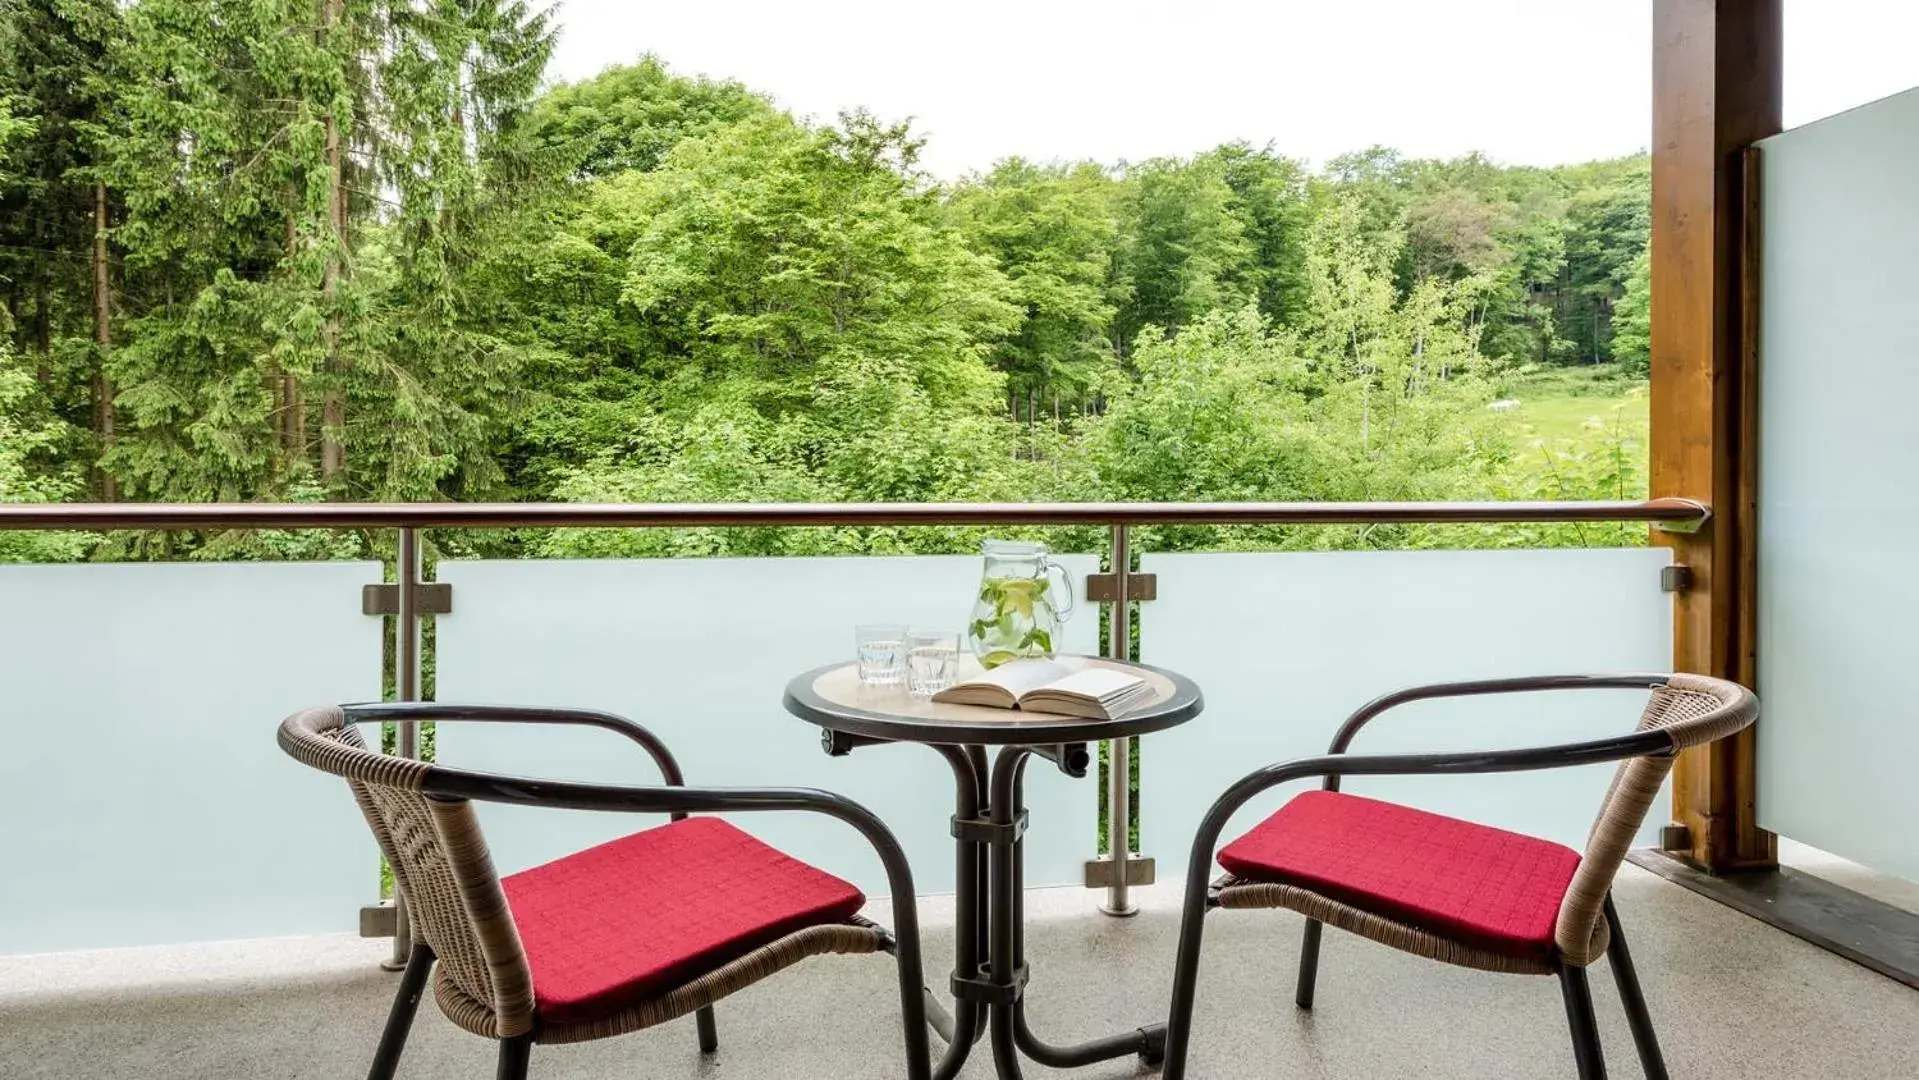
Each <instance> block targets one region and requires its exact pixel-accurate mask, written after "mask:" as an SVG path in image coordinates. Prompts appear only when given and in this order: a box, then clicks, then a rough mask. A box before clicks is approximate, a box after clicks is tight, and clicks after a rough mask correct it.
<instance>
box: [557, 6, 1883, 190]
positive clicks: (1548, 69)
mask: <svg viewBox="0 0 1919 1080" xmlns="http://www.w3.org/2000/svg"><path fill="white" fill-rule="evenodd" d="M1651 9H1652V8H1651V0H1172V2H1164V0H1162V2H1160V3H1153V4H1146V3H1139V2H1137V0H963V2H948V3H940V4H929V3H924V2H914V0H670V2H669V0H562V3H561V5H560V12H559V16H560V21H561V25H562V31H561V37H560V42H559V47H558V52H557V55H556V57H555V62H554V73H555V75H556V77H558V78H560V79H566V80H573V79H580V78H584V77H587V76H590V75H592V74H594V73H595V72H597V71H599V70H601V69H602V68H604V67H606V66H607V65H609V64H615V63H621V62H624V61H629V60H632V59H634V58H635V57H637V56H639V55H640V54H642V53H646V52H652V53H656V54H658V55H659V56H660V57H661V58H662V59H664V60H665V61H666V62H667V63H668V64H670V65H671V66H672V67H673V68H674V69H675V70H678V71H682V72H687V73H698V74H704V75H709V76H714V77H725V78H735V79H739V80H741V81H742V82H745V83H747V84H748V85H750V86H752V87H753V88H754V89H757V90H761V91H765V92H769V93H771V94H772V95H773V96H774V97H775V98H776V99H777V100H778V101H779V103H780V104H781V105H783V106H785V107H787V108H790V109H792V110H794V111H795V112H797V113H800V114H802V115H811V116H816V117H820V118H824V119H830V118H832V117H833V116H834V115H836V114H837V113H838V112H839V111H840V110H842V109H846V108H851V107H854V106H865V107H867V108H869V109H871V110H873V111H874V112H875V113H877V114H879V115H880V116H881V117H883V118H886V119H899V118H903V117H908V116H910V117H913V118H914V119H915V120H916V122H917V125H918V127H919V129H920V131H921V132H922V133H923V134H924V135H926V136H927V137H928V139H929V142H928V146H927V152H926V157H925V164H926V165H927V166H928V167H929V168H931V169H932V170H933V171H934V172H935V173H937V174H940V175H942V176H954V175H957V174H960V173H963V172H966V171H968V170H972V169H980V168H985V167H987V166H989V165H991V164H992V163H993V162H994V161H995V160H997V159H999V158H1002V157H1006V156H1008V155H1012V154H1019V155H1024V156H1026V157H1031V158H1038V159H1051V158H1094V159H1097V160H1100V161H1103V162H1108V163H1111V162H1115V161H1119V160H1122V159H1126V160H1135V161H1136V160H1140V159H1143V158H1148V157H1153V156H1157V155H1162V154H1189V153H1192V152H1194V151H1197V150H1201V149H1205V148H1207V147H1210V146H1213V145H1216V144H1218V143H1221V142H1225V141H1228V140H1232V139H1245V140H1248V141H1250V142H1253V143H1265V142H1267V141H1269V140H1270V141H1271V142H1272V143H1273V145H1274V146H1275V147H1276V148H1277V149H1278V150H1279V151H1280V152H1282V153H1285V154H1289V155H1292V156H1295V157H1304V158H1307V159H1309V160H1311V161H1313V162H1314V163H1323V162H1324V161H1325V160H1326V159H1327V158H1329V157H1332V156H1333V155H1335V154H1340V153H1343V152H1346V151H1348V150H1353V149H1358V148H1362V147H1365V146H1368V145H1371V144H1373V143H1384V144H1387V145H1390V146H1395V147H1398V148H1399V149H1401V150H1402V151H1404V152H1406V153H1408V154H1411V155H1416V156H1430V155H1438V156H1450V155H1455V154H1460V153H1464V152H1466V151H1469V150H1481V151H1484V152H1485V153H1487V154H1489V155H1491V156H1492V157H1494V158H1495V159H1498V160H1500V161H1504V162H1510V163H1529V164H1552V163H1558V162H1567V161H1581V160H1586V159H1590V158H1596V157H1608V156H1612V155H1616V154H1624V153H1631V152H1632V151H1635V150H1640V149H1644V148H1645V147H1646V145H1647V143H1648V141H1649V132H1650V119H1649V109H1650V104H1649V99H1650V80H1651V75H1650V65H1651V43H1650V39H1651V25H1652V16H1651ZM1915 43H1919V0H1786V123H1787V125H1788V126H1794V125H1797V124H1801V123H1804V122H1806V121H1808V120H1814V119H1817V118H1819V117H1821V116H1825V115H1829V114H1831V113H1833V112H1837V111H1839V110H1842V109H1846V108H1851V107H1852V106H1855V105H1860V104H1863V103H1865V102H1867V101H1870V100H1873V99H1875V98H1879V97H1884V96H1885V95H1887V94H1891V93H1896V92H1898V91H1900V90H1904V89H1906V88H1909V87H1912V86H1915V85H1919V47H1915Z"/></svg>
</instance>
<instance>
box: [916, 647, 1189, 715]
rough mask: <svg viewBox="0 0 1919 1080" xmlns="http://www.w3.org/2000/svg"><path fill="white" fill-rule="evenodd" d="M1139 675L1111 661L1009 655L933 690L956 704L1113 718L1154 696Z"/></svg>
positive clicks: (937, 697)
mask: <svg viewBox="0 0 1919 1080" xmlns="http://www.w3.org/2000/svg"><path fill="white" fill-rule="evenodd" d="M1152 694H1153V687H1152V685H1151V684H1150V683H1148V682H1147V681H1146V680H1145V679H1142V678H1140V677H1139V676H1137V675H1129V674H1127V673H1126V672H1123V671H1115V670H1113V669H1112V668H1107V667H1086V668H1075V667H1069V666H1067V665H1066V664H1062V663H1059V662H1058V661H1055V660H1039V659H1027V660H1009V661H1007V662H1006V663H1004V664H1001V665H1000V666H998V667H996V668H994V669H992V670H991V671H987V672H984V673H982V674H979V675H975V676H973V677H972V678H970V679H965V680H962V681H960V682H956V683H954V684H953V685H952V686H949V687H947V688H946V689H944V690H941V691H940V692H939V693H937V694H934V695H933V700H934V701H941V702H946V703H948V704H953V705H984V706H987V707H988V708H994V709H1020V710H1023V711H1025V712H1036V713H1053V714H1056V715H1059V716H1084V717H1088V718H1091V719H1094V720H1111V719H1112V718H1113V717H1115V716H1118V715H1120V714H1121V713H1123V712H1125V711H1126V710H1127V709H1129V708H1131V707H1133V706H1134V705H1137V704H1139V703H1140V702H1141V701H1144V700H1145V699H1147V698H1149V697H1151V696H1152Z"/></svg>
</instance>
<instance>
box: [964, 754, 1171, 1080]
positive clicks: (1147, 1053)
mask: <svg viewBox="0 0 1919 1080" xmlns="http://www.w3.org/2000/svg"><path fill="white" fill-rule="evenodd" d="M1001 757H1002V758H1004V757H1005V751H1002V752H1001ZM993 782H994V789H993V803H992V805H993V807H994V809H995V810H997V809H998V807H999V806H1000V805H1001V803H1002V802H1005V803H1007V804H1008V805H1009V806H1010V808H1011V809H1010V817H1011V818H1012V819H1013V820H1018V818H1019V817H1020V815H1021V814H1022V813H1023V812H1024V810H1025V806H1024V802H1025V775H1024V768H1023V762H1022V766H1021V767H1019V768H1015V769H1014V770H1013V772H1012V775H1011V777H1010V788H1009V789H1008V790H1005V791H1004V792H1002V789H1001V782H1002V781H1001V776H1000V773H999V771H998V770H997V769H996V770H995V772H994V777H993ZM994 820H995V821H997V820H998V818H995V819H994ZM1011 846H1012V849H1013V850H1012V853H1011V857H1010V858H1009V860H1008V863H1009V865H1008V870H1007V876H1008V878H1010V881H1009V882H1008V884H1009V886H1010V887H1009V888H1008V889H1006V890H1005V892H1004V894H1003V896H1004V901H1005V903H1006V904H1007V910H1006V913H1005V917H1006V921H1007V922H1008V923H1009V924H1010V933H1011V937H1012V964H1013V967H1014V969H1015V970H1016V971H1020V972H1021V974H1022V975H1023V974H1024V972H1023V969H1024V967H1025V964H1026V841H1025V840H1024V839H1022V838H1019V837H1018V834H1017V833H1015V834H1014V839H1013V841H1012V844H1011ZM998 914H999V913H998V912H997V911H996V912H995V917H996V918H997V917H998ZM994 981H995V982H997V981H999V980H998V979H997V978H995V980H994ZM1023 981H1024V980H1023V979H1022V982H1023ZM1009 1011H1010V1015H1009V1016H1008V1017H1007V1018H1006V1021H1005V1023H1006V1024H1007V1025H1008V1026H1009V1027H1010V1028H1011V1034H1012V1042H1013V1045H1014V1046H1016V1047H1017V1048H1018V1049H1019V1050H1020V1051H1022V1052H1023V1053H1024V1054H1025V1055H1026V1056H1027V1057H1029V1058H1031V1059H1033V1060H1034V1061H1037V1062H1039V1063H1040V1064H1041V1065H1045V1066H1048V1067H1049V1068H1054V1069H1072V1068H1078V1067H1080V1066H1082V1065H1091V1064H1094V1063H1095V1062H1100V1061H1109V1060H1111V1059H1113V1058H1117V1057H1125V1056H1126V1055H1128V1054H1138V1055H1140V1056H1141V1057H1142V1058H1143V1059H1145V1061H1146V1062H1147V1063H1148V1064H1156V1063H1157V1062H1158V1061H1159V1059H1160V1057H1161V1055H1162V1054H1163V1053H1164V1052H1165V1047H1166V1026H1165V1025H1164V1024H1151V1025H1148V1026H1146V1027H1141V1028H1136V1029H1134V1030H1132V1031H1127V1032H1121V1033H1119V1034H1116V1035H1109V1036H1106V1037H1103V1038H1098V1039H1092V1040H1089V1041H1087V1042H1083V1043H1076V1044H1074V1045H1072V1046H1055V1045H1053V1044H1052V1043H1049V1042H1046V1041H1045V1040H1043V1039H1041V1038H1040V1037H1039V1036H1037V1035H1035V1034H1033V1030H1032V1028H1031V1027H1029V1026H1028V1024H1027V1022H1026V996H1025V994H1024V993H1023V992H1022V993H1020V994H1018V995H1017V996H1016V997H1015V998H1014V1000H1013V1002H1012V1004H1011V1006H1010V1007H1009ZM997 1022H998V1021H996V1023H997Z"/></svg>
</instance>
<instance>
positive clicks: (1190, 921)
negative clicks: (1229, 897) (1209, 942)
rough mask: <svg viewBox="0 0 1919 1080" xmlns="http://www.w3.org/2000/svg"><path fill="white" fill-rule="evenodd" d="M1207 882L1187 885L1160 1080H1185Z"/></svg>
mask: <svg viewBox="0 0 1919 1080" xmlns="http://www.w3.org/2000/svg"><path fill="white" fill-rule="evenodd" d="M1210 907H1211V905H1210V903H1209V902H1208V899H1207V892H1206V881H1205V878H1204V877H1201V878H1200V882H1199V886H1198V887H1197V888H1195V887H1193V886H1191V885H1188V886H1187V889H1186V909H1185V912H1184V913H1183V914H1181V915H1180V919H1179V955H1178V958H1177V959H1175V960H1174V961H1173V1001H1172V1004H1171V1005H1170V1006H1168V1008H1167V1010H1166V1048H1165V1051H1164V1053H1165V1057H1164V1058H1163V1059H1162V1061H1161V1064H1160V1080H1185V1077H1186V1051H1187V1048H1188V1046H1189V1045H1190V1044H1191V1042H1192V1038H1193V999H1194V997H1195V995H1196V994H1197V993H1198V991H1199V949H1200V939H1201V937H1202V936H1203V935H1204V933H1205V930H1206V913H1207V911H1208V910H1209V909H1210Z"/></svg>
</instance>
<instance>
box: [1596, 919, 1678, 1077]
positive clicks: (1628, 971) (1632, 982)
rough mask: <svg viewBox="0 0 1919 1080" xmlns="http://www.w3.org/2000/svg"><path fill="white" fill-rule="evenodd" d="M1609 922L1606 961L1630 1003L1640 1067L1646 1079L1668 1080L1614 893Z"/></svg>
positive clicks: (1628, 1014)
mask: <svg viewBox="0 0 1919 1080" xmlns="http://www.w3.org/2000/svg"><path fill="white" fill-rule="evenodd" d="M1605 910H1606V923H1607V925H1608V926H1610V927H1611V929H1612V944H1611V945H1610V946H1608V947H1607V949H1606V961H1607V963H1608V964H1610V965H1611V966H1612V977H1613V982H1614V983H1616V984H1617V985H1618V986H1619V999H1620V1000H1621V1001H1623V1002H1625V1003H1626V1022H1627V1023H1629V1024H1631V1025H1632V1041H1633V1045H1634V1046H1635V1047H1637V1048H1638V1050H1639V1067H1640V1068H1641V1069H1642V1070H1644V1071H1645V1074H1646V1080H1667V1076H1666V1057H1665V1055H1664V1054H1662V1053H1660V1052H1659V1034H1658V1032H1655V1031H1654V1030H1653V1027H1652V1013H1651V1012H1649V1011H1647V1009H1646V992H1645V991H1644V990H1643V989H1641V988H1640V986H1639V973H1638V972H1637V971H1635V970H1633V966H1632V952H1631V950H1629V949H1627V948H1626V932H1625V931H1624V930H1621V929H1620V928H1619V910H1618V909H1617V908H1615V907H1613V902H1612V894H1611V893H1607V894H1606V909H1605Z"/></svg>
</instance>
